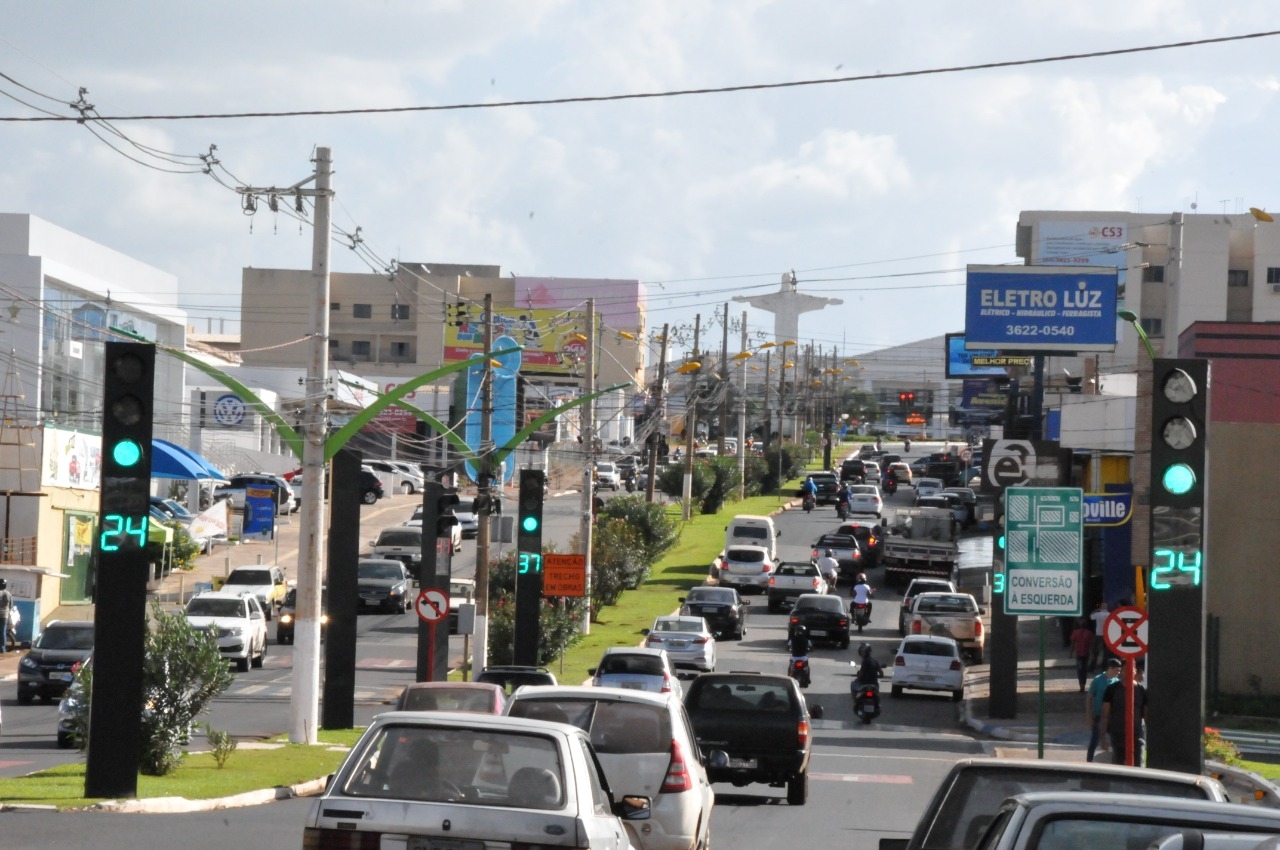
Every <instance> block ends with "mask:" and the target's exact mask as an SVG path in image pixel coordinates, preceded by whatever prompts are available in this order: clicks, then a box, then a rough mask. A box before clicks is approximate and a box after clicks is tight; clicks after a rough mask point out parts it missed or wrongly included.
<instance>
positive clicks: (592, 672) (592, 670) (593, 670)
mask: <svg viewBox="0 0 1280 850" xmlns="http://www.w3.org/2000/svg"><path fill="white" fill-rule="evenodd" d="M597 669H598V668H596V667H588V668H587V675H588V676H594V675H595V674H596V670H597Z"/></svg>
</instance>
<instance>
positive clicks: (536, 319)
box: [444, 303, 587, 375]
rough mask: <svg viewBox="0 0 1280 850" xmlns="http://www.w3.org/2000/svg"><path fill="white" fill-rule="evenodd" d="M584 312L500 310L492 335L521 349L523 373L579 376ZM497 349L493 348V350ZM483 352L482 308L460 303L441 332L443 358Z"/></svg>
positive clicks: (584, 348)
mask: <svg viewBox="0 0 1280 850" xmlns="http://www.w3.org/2000/svg"><path fill="white" fill-rule="evenodd" d="M586 328H587V317H586V314H585V313H582V312H576V311H565V310H532V309H528V310H526V309H512V310H509V309H500V310H494V313H493V335H494V337H495V338H497V337H511V338H512V339H514V340H515V341H516V343H518V344H519V345H523V346H524V351H523V352H521V354H522V358H521V367H520V371H521V373H522V374H526V375H528V374H542V375H578V374H581V372H582V364H583V362H584V360H585V356H586V353H587V344H586V340H585V339H584V337H585V335H586ZM497 348H498V346H496V345H495V349H497ZM482 351H484V309H483V308H482V307H480V306H478V305H475V304H467V303H460V304H459V305H458V306H457V308H456V310H455V311H454V312H453V314H452V315H451V316H450V318H449V322H448V324H446V325H445V329H444V359H445V361H446V362H450V363H456V362H458V361H461V360H469V359H470V358H471V357H472V356H478V355H479V354H480V353H481V352H482Z"/></svg>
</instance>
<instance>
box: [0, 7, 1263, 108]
mask: <svg viewBox="0 0 1280 850" xmlns="http://www.w3.org/2000/svg"><path fill="white" fill-rule="evenodd" d="M1276 35H1280V30H1269V31H1266V32H1252V33H1245V34H1242V35H1228V36H1220V37H1218V38H1201V39H1195V40H1190V41H1174V42H1167V43H1164V44H1150V45H1143V46H1139V47H1121V48H1117V49H1115V50H1092V51H1089V52H1086V53H1066V54H1061V55H1057V56H1041V57H1036V58H1031V59H1009V60H1004V61H999V62H979V63H974V64H970V65H949V66H944V67H941V68H922V69H918V70H914V71H894V72H890V73H887V74H884V73H876V74H855V75H851V76H845V77H825V78H819V79H809V80H791V81H787V82H777V83H747V84H743V85H737V86H713V87H705V88H696V89H668V90H665V91H654V92H633V93H631V94H610V95H578V96H574V97H555V98H535V99H530V100H502V101H494V102H490V103H454V104H439V105H435V106H387V107H358V108H351V109H297V110H284V111H278V112H208V113H193V114H179V115H111V116H98V117H99V118H100V119H101V120H109V121H196V120H225V119H234V118H302V117H317V116H333V115H394V114H400V113H406V112H459V111H466V110H477V109H507V108H511V107H519V106H559V105H564V104H573V103H610V102H613V101H623V100H652V99H656V98H669V97H689V96H693V95H711V94H732V93H736V92H746V91H769V90H772V89H790V88H802V87H807V86H826V85H834V84H840V83H861V82H873V81H882V80H895V79H904V78H908V77H927V76H937V75H941V74H959V73H965V72H969V71H988V70H993V69H996V68H1020V67H1027V66H1031V65H1048V64H1052V63H1057V62H1076V61H1080V60H1084V59H1101V58H1105V57H1108V56H1126V55H1132V54H1137V53H1153V52H1156V51H1160V50H1178V49H1183V48H1188V47H1201V46H1204V45H1208V44H1226V43H1229V42H1235V41H1246V40H1249V39H1258V38H1270V37H1272V36H1276ZM78 120H80V119H77V118H67V117H49V116H45V117H36V116H28V117H0V121H9V122H40V121H59V122H61V121H78Z"/></svg>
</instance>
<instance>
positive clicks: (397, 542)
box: [374, 528, 422, 546]
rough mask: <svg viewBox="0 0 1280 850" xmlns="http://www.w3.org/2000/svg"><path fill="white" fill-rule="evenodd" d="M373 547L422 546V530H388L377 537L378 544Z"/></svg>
mask: <svg viewBox="0 0 1280 850" xmlns="http://www.w3.org/2000/svg"><path fill="white" fill-rule="evenodd" d="M374 545H375V546H421V545H422V529H420V528H405V529H399V528H395V529H388V530H387V531H384V532H382V533H381V534H379V535H378V542H377V543H375V544H374Z"/></svg>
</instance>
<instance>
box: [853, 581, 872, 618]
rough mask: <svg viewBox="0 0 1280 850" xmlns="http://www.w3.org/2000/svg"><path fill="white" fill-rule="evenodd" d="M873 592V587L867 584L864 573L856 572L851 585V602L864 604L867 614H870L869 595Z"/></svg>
mask: <svg viewBox="0 0 1280 850" xmlns="http://www.w3.org/2000/svg"><path fill="white" fill-rule="evenodd" d="M873 593H875V589H874V588H873V587H872V586H871V585H869V584H867V575H866V573H858V578H857V579H856V580H855V582H854V585H853V604H854V605H866V606H867V616H868V617H869V616H871V595H872V594H873Z"/></svg>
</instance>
